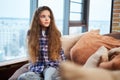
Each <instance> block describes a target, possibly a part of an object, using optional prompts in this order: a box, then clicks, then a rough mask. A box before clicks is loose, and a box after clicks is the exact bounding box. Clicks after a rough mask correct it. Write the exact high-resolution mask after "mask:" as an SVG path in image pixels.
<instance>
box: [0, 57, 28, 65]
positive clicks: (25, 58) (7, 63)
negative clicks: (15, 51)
mask: <svg viewBox="0 0 120 80" xmlns="http://www.w3.org/2000/svg"><path fill="white" fill-rule="evenodd" d="M25 61H28V58H27V57H24V58H18V59H14V60H9V61H3V62H0V67H3V66H8V65H12V64H16V63H20V62H25Z"/></svg>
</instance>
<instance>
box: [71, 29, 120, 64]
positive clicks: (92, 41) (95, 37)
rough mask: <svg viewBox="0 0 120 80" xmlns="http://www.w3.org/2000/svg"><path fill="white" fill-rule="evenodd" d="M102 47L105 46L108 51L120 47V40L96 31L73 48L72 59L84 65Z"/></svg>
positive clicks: (87, 34)
mask: <svg viewBox="0 0 120 80" xmlns="http://www.w3.org/2000/svg"><path fill="white" fill-rule="evenodd" d="M101 46H105V47H106V48H107V49H108V50H110V49H111V48H114V47H120V40H118V39H115V38H113V37H110V36H102V35H100V34H99V33H98V32H95V31H90V32H87V33H86V34H84V35H83V36H82V37H81V38H80V39H79V40H78V42H76V44H75V45H74V46H73V47H72V48H71V51H70V57H71V59H72V60H73V61H74V62H76V63H78V64H81V65H83V64H85V62H86V61H87V59H88V58H89V57H90V56H91V55H92V54H93V53H95V52H96V50H97V49H98V48H99V47H101Z"/></svg>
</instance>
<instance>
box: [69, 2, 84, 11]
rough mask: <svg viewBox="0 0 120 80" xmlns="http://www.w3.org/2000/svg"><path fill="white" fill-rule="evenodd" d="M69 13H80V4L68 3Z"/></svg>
mask: <svg viewBox="0 0 120 80" xmlns="http://www.w3.org/2000/svg"><path fill="white" fill-rule="evenodd" d="M70 12H79V13H81V12H82V4H80V3H73V2H71V3H70Z"/></svg>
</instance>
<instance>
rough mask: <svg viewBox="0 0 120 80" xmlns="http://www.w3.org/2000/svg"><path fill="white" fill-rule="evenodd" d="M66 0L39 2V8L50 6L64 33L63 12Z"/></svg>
mask: <svg viewBox="0 0 120 80" xmlns="http://www.w3.org/2000/svg"><path fill="white" fill-rule="evenodd" d="M63 2H64V0H38V6H49V7H50V8H51V9H52V11H53V14H54V17H55V22H56V25H57V27H58V29H59V30H60V32H61V33H63V10H64V3H63Z"/></svg>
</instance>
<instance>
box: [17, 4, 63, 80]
mask: <svg viewBox="0 0 120 80" xmlns="http://www.w3.org/2000/svg"><path fill="white" fill-rule="evenodd" d="M60 37H61V34H60V32H59V31H58V29H57V27H56V25H55V21H54V16H53V13H52V11H51V9H50V8H49V7H47V6H42V7H39V8H38V9H36V11H35V13H34V16H33V19H32V22H31V27H30V30H29V31H28V52H29V56H30V61H31V64H30V66H29V72H27V73H24V74H22V75H20V76H19V77H18V80H41V79H42V77H44V80H53V79H52V75H53V74H54V73H55V72H56V70H58V66H59V63H60V62H61V61H64V60H65V56H64V52H63V50H62V48H61V40H60Z"/></svg>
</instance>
